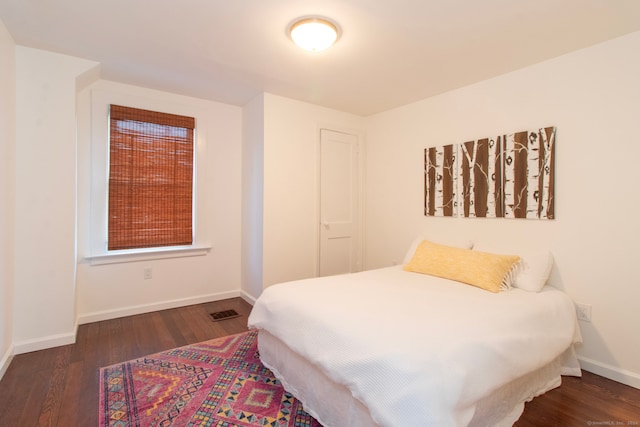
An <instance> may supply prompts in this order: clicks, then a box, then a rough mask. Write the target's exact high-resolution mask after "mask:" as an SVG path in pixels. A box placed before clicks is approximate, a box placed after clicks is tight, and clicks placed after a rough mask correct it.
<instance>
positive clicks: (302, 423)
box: [99, 331, 320, 427]
mask: <svg viewBox="0 0 640 427" xmlns="http://www.w3.org/2000/svg"><path fill="white" fill-rule="evenodd" d="M99 417H100V423H99V424H100V427H106V426H113V427H125V426H127V427H128V426H136V427H138V426H140V427H146V426H159V427H169V426H174V427H178V426H194V427H195V426H198V427H204V426H215V427H232V426H242V427H250V426H251V427H253V426H261V427H263V426H273V427H285V426H287V427H289V426H299V427H307V426H309V427H310V426H314V427H315V426H318V427H320V424H319V423H318V422H317V421H316V420H315V419H314V418H312V417H311V416H310V415H309V414H307V413H306V412H304V410H303V408H302V404H301V403H300V402H299V401H298V400H297V399H295V398H294V397H293V396H292V395H291V394H289V393H287V392H286V391H285V390H284V389H283V388H282V386H281V384H280V381H278V380H277V379H276V378H275V377H274V376H273V374H272V373H271V371H269V370H268V369H267V368H265V367H264V365H263V364H262V363H261V362H260V359H259V355H258V349H257V332H256V331H250V332H246V333H242V334H238V335H231V336H228V337H223V338H218V339H214V340H211V341H205V342H202V343H198V344H194V345H189V346H186V347H180V348H175V349H172V350H168V351H165V352H162V353H157V354H152V355H150V356H146V357H142V358H140V359H136V360H130V361H128V362H124V363H120V364H117V365H112V366H108V367H106V368H101V369H100V409H99Z"/></svg>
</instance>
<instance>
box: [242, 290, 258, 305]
mask: <svg viewBox="0 0 640 427" xmlns="http://www.w3.org/2000/svg"><path fill="white" fill-rule="evenodd" d="M240 298H242V299H243V300H245V301H246V302H248V303H249V304H251V306H254V305H256V298H254V297H252V296H251V295H249V294H248V293H246V292H245V291H240Z"/></svg>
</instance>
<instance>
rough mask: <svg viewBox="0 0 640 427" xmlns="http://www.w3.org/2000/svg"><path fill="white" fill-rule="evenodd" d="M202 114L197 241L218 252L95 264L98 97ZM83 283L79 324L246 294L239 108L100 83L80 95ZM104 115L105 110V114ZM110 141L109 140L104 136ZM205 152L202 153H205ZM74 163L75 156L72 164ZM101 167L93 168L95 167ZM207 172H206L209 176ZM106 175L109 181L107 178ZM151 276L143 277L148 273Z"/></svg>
mask: <svg viewBox="0 0 640 427" xmlns="http://www.w3.org/2000/svg"><path fill="white" fill-rule="evenodd" d="M91 97H93V100H94V104H93V105H94V107H95V106H96V104H97V102H95V99H98V98H100V99H110V102H113V103H116V104H124V105H129V106H133V107H136V108H145V109H149V110H155V111H168V112H172V113H176V114H189V115H194V116H195V117H196V121H197V122H196V126H197V129H196V133H197V135H198V146H199V148H198V156H199V157H201V158H199V160H198V167H197V169H198V170H197V177H198V182H197V187H198V201H197V217H198V218H197V226H198V230H197V233H198V239H202V240H203V241H202V242H199V243H204V244H210V245H211V247H212V249H211V251H209V252H208V253H206V254H205V255H202V256H189V257H179V258H170V259H154V260H147V261H136V262H124V263H113V264H103V265H92V264H91V262H89V261H88V260H87V257H89V256H90V255H91V253H92V252H91V246H92V245H91V238H92V221H90V216H91V203H92V198H95V197H100V194H99V193H100V192H99V191H95V187H93V186H92V184H91V179H92V176H91V174H92V172H94V171H93V170H92V166H91V155H92V152H94V151H95V150H96V146H95V145H92V141H91V138H92V134H93V135H94V137H95V134H96V132H92V131H91V124H92V123H93V125H94V126H96V122H95V121H91V114H93V115H96V114H103V113H105V112H106V111H107V109H106V105H107V104H106V103H105V104H104V105H103V106H102V107H104V108H97V109H96V110H97V111H96V110H93V111H91V105H92V100H91V99H92V98H91ZM78 110H79V111H78V129H79V150H78V152H79V157H78V173H79V176H78V184H79V195H78V280H77V301H78V317H79V321H80V323H85V322H90V321H96V320H101V319H107V318H113V317H118V316H123V315H130V314H135V313H141V312H148V311H152V310H158V309H163V308H169V307H176V306H181V305H188V304H195V303H200V302H205V301H212V300H218V299H224V298H229V297H235V296H238V295H240V285H241V275H240V271H241V269H240V265H241V264H240V262H241V258H240V255H241V202H242V200H241V192H242V188H241V152H242V147H241V144H242V140H241V134H242V109H241V108H240V107H236V106H231V105H227V104H221V103H217V102H212V101H207V100H203V99H197V98H191V97H185V96H180V95H175V94H170V93H165V92H159V91H154V90H149V89H145V88H140V87H135V86H128V85H123V84H118V83H114V82H109V81H105V80H99V81H98V82H96V83H94V84H92V85H90V86H88V87H87V88H86V89H84V90H83V91H82V92H81V93H80V94H79V96H78ZM105 114H106V113H105ZM104 138H105V140H106V138H107V135H106V132H105V135H104ZM203 154H204V155H203ZM69 160H71V159H69ZM94 169H95V168H94ZM203 172H204V174H203ZM103 178H104V177H103ZM145 268H151V269H152V276H153V277H152V278H151V279H144V275H143V272H144V269H145Z"/></svg>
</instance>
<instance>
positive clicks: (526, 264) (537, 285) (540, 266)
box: [473, 242, 553, 292]
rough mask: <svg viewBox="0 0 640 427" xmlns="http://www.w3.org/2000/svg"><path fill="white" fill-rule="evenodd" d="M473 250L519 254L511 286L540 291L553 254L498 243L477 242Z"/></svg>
mask: <svg viewBox="0 0 640 427" xmlns="http://www.w3.org/2000/svg"><path fill="white" fill-rule="evenodd" d="M473 249H474V250H478V251H483V252H498V253H513V254H514V255H519V256H520V263H519V264H518V267H517V269H516V270H515V275H514V276H513V277H512V281H511V286H513V287H515V288H519V289H522V290H524V291H529V292H540V291H541V290H542V288H543V287H544V285H546V284H547V281H548V280H549V275H550V274H551V269H552V268H553V255H552V254H551V252H550V251H548V250H546V249H541V250H535V249H514V248H509V249H507V250H506V252H505V248H501V247H500V246H498V245H487V244H484V243H482V242H481V243H477V244H475V245H474V246H473Z"/></svg>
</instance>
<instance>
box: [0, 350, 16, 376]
mask: <svg viewBox="0 0 640 427" xmlns="http://www.w3.org/2000/svg"><path fill="white" fill-rule="evenodd" d="M11 359H13V344H10V345H9V348H8V349H7V351H6V352H5V353H4V355H3V356H2V359H0V380H1V379H2V377H3V376H4V373H5V372H7V369H8V368H9V364H10V363H11Z"/></svg>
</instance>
